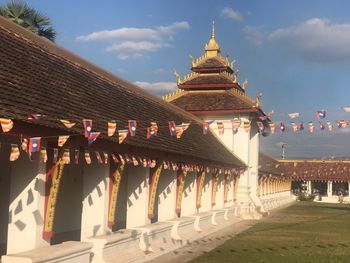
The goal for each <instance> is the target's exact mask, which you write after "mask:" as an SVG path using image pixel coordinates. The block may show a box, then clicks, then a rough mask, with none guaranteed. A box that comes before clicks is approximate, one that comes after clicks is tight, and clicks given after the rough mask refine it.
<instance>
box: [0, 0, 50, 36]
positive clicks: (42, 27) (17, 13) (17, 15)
mask: <svg viewBox="0 0 350 263" xmlns="http://www.w3.org/2000/svg"><path fill="white" fill-rule="evenodd" d="M0 16H3V17H6V18H7V19H9V20H11V21H13V22H15V23H16V24H19V25H21V26H23V27H25V28H27V29H28V30H30V31H32V32H34V33H36V34H38V35H39V36H43V37H46V38H47V39H49V40H51V41H53V42H54V41H55V38H56V31H55V29H54V28H53V27H52V25H51V22H50V19H49V18H48V17H47V16H45V15H43V14H41V13H40V12H38V11H36V10H35V9H34V8H32V7H30V6H28V5H27V4H26V3H24V2H22V1H20V0H12V1H11V2H9V3H7V4H6V5H3V6H0Z"/></svg>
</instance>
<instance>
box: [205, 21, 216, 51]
mask: <svg viewBox="0 0 350 263" xmlns="http://www.w3.org/2000/svg"><path fill="white" fill-rule="evenodd" d="M204 50H205V53H206V55H208V56H209V57H215V56H217V55H218V53H220V46H219V44H218V43H217V42H216V39H215V22H214V21H213V27H212V31H211V37H210V40H209V42H208V44H206V45H205V47H204Z"/></svg>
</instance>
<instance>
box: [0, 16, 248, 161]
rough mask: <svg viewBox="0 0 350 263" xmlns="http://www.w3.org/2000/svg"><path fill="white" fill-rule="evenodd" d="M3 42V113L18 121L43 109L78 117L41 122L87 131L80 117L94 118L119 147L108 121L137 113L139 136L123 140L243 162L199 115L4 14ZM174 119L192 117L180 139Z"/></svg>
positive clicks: (198, 157)
mask: <svg viewBox="0 0 350 263" xmlns="http://www.w3.org/2000/svg"><path fill="white" fill-rule="evenodd" d="M0 47H1V49H0V91H1V93H0V94H1V96H0V116H8V117H10V118H13V119H14V120H15V123H16V119H21V120H22V121H24V122H29V123H33V121H29V120H26V118H27V116H28V114H31V113H41V114H45V115H47V116H50V117H51V118H54V119H67V120H71V121H76V122H77V123H78V124H77V125H76V126H75V127H73V128H72V129H69V130H68V129H66V128H65V127H64V126H63V125H62V124H61V123H59V122H58V121H54V120H42V121H36V124H37V126H39V127H40V126H41V127H43V126H46V127H50V128H54V129H58V130H62V133H63V134H67V133H69V132H73V133H80V134H83V126H82V123H81V120H82V119H84V118H88V119H92V120H94V124H93V130H94V131H103V134H102V135H101V139H103V140H101V141H104V140H105V141H109V142H110V144H113V147H115V148H113V149H115V151H118V149H120V148H119V147H121V146H120V145H119V144H118V143H117V142H116V137H115V138H113V139H111V138H109V137H107V135H106V130H107V122H108V121H109V120H112V119H115V120H117V123H118V127H119V129H122V128H125V126H126V124H127V121H128V120H129V119H135V120H137V121H138V122H139V123H138V130H137V132H136V136H135V137H128V138H127V139H126V141H125V143H123V145H125V144H126V145H129V146H130V147H137V148H142V149H144V150H148V151H157V152H163V153H166V154H168V155H169V154H170V156H187V157H189V158H192V159H194V160H199V161H201V162H202V161H203V163H204V162H208V163H209V164H210V163H211V164H215V165H224V166H226V167H233V166H236V165H241V166H243V163H242V162H241V161H240V160H239V159H238V158H236V157H235V156H234V155H233V154H232V153H231V152H230V151H229V150H228V149H226V148H225V147H224V146H223V145H222V144H221V143H220V142H219V141H218V140H217V138H216V137H215V135H213V134H211V133H210V134H209V135H208V136H204V135H202V127H201V124H200V122H199V119H196V117H194V116H193V115H191V114H189V113H186V112H184V111H182V110H181V109H179V108H177V107H175V106H173V105H171V104H169V103H167V102H164V101H162V100H161V99H159V98H156V97H155V96H152V95H150V94H149V93H147V92H145V91H143V90H142V89H140V88H138V87H136V86H135V85H133V84H131V83H129V82H127V81H125V80H122V79H120V78H118V77H116V76H113V75H112V74H110V73H108V72H106V71H104V70H102V69H101V68H99V67H97V66H95V65H93V64H91V63H89V62H87V61H86V60H84V59H82V58H79V57H77V56H75V55H74V54H72V53H70V52H68V51H66V50H64V49H62V48H60V47H58V46H57V45H55V44H53V43H51V42H50V41H48V40H46V39H43V38H41V37H39V36H36V35H34V34H32V33H31V32H29V31H27V30H25V29H23V28H21V27H19V26H17V25H15V24H13V23H12V22H9V21H7V20H5V19H4V18H1V17H0ZM170 120H174V121H176V122H177V123H181V122H182V121H191V122H192V125H191V126H190V127H189V129H188V130H187V131H185V133H184V135H183V136H182V138H181V139H176V138H174V137H170V136H169V129H168V121H170ZM150 121H157V122H158V126H159V127H160V129H159V133H158V137H157V138H156V139H151V140H147V139H146V127H148V126H149V122H150ZM112 140H113V141H112ZM101 150H102V149H101Z"/></svg>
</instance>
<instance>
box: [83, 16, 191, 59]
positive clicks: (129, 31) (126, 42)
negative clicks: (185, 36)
mask: <svg viewBox="0 0 350 263" xmlns="http://www.w3.org/2000/svg"><path fill="white" fill-rule="evenodd" d="M189 28H190V26H189V24H188V22H186V21H183V22H175V23H172V24H170V25H168V26H158V27H155V28H133V27H123V28H118V29H112V30H102V31H97V32H93V33H91V34H88V35H85V36H78V37H77V40H79V41H85V42H92V41H99V42H103V43H106V45H107V47H106V51H108V52H116V53H117V54H118V57H119V58H120V59H129V58H137V57H140V56H142V55H143V54H144V53H145V52H154V51H157V50H159V49H161V48H163V47H169V46H171V45H170V42H171V41H172V40H173V37H174V35H175V33H176V32H177V31H178V30H188V29H189Z"/></svg>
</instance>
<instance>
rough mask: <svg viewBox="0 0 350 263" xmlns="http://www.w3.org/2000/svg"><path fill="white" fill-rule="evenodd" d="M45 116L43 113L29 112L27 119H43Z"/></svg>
mask: <svg viewBox="0 0 350 263" xmlns="http://www.w3.org/2000/svg"><path fill="white" fill-rule="evenodd" d="M45 118H46V115H43V114H30V116H29V117H28V119H29V120H32V119H34V120H42V119H45Z"/></svg>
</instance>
